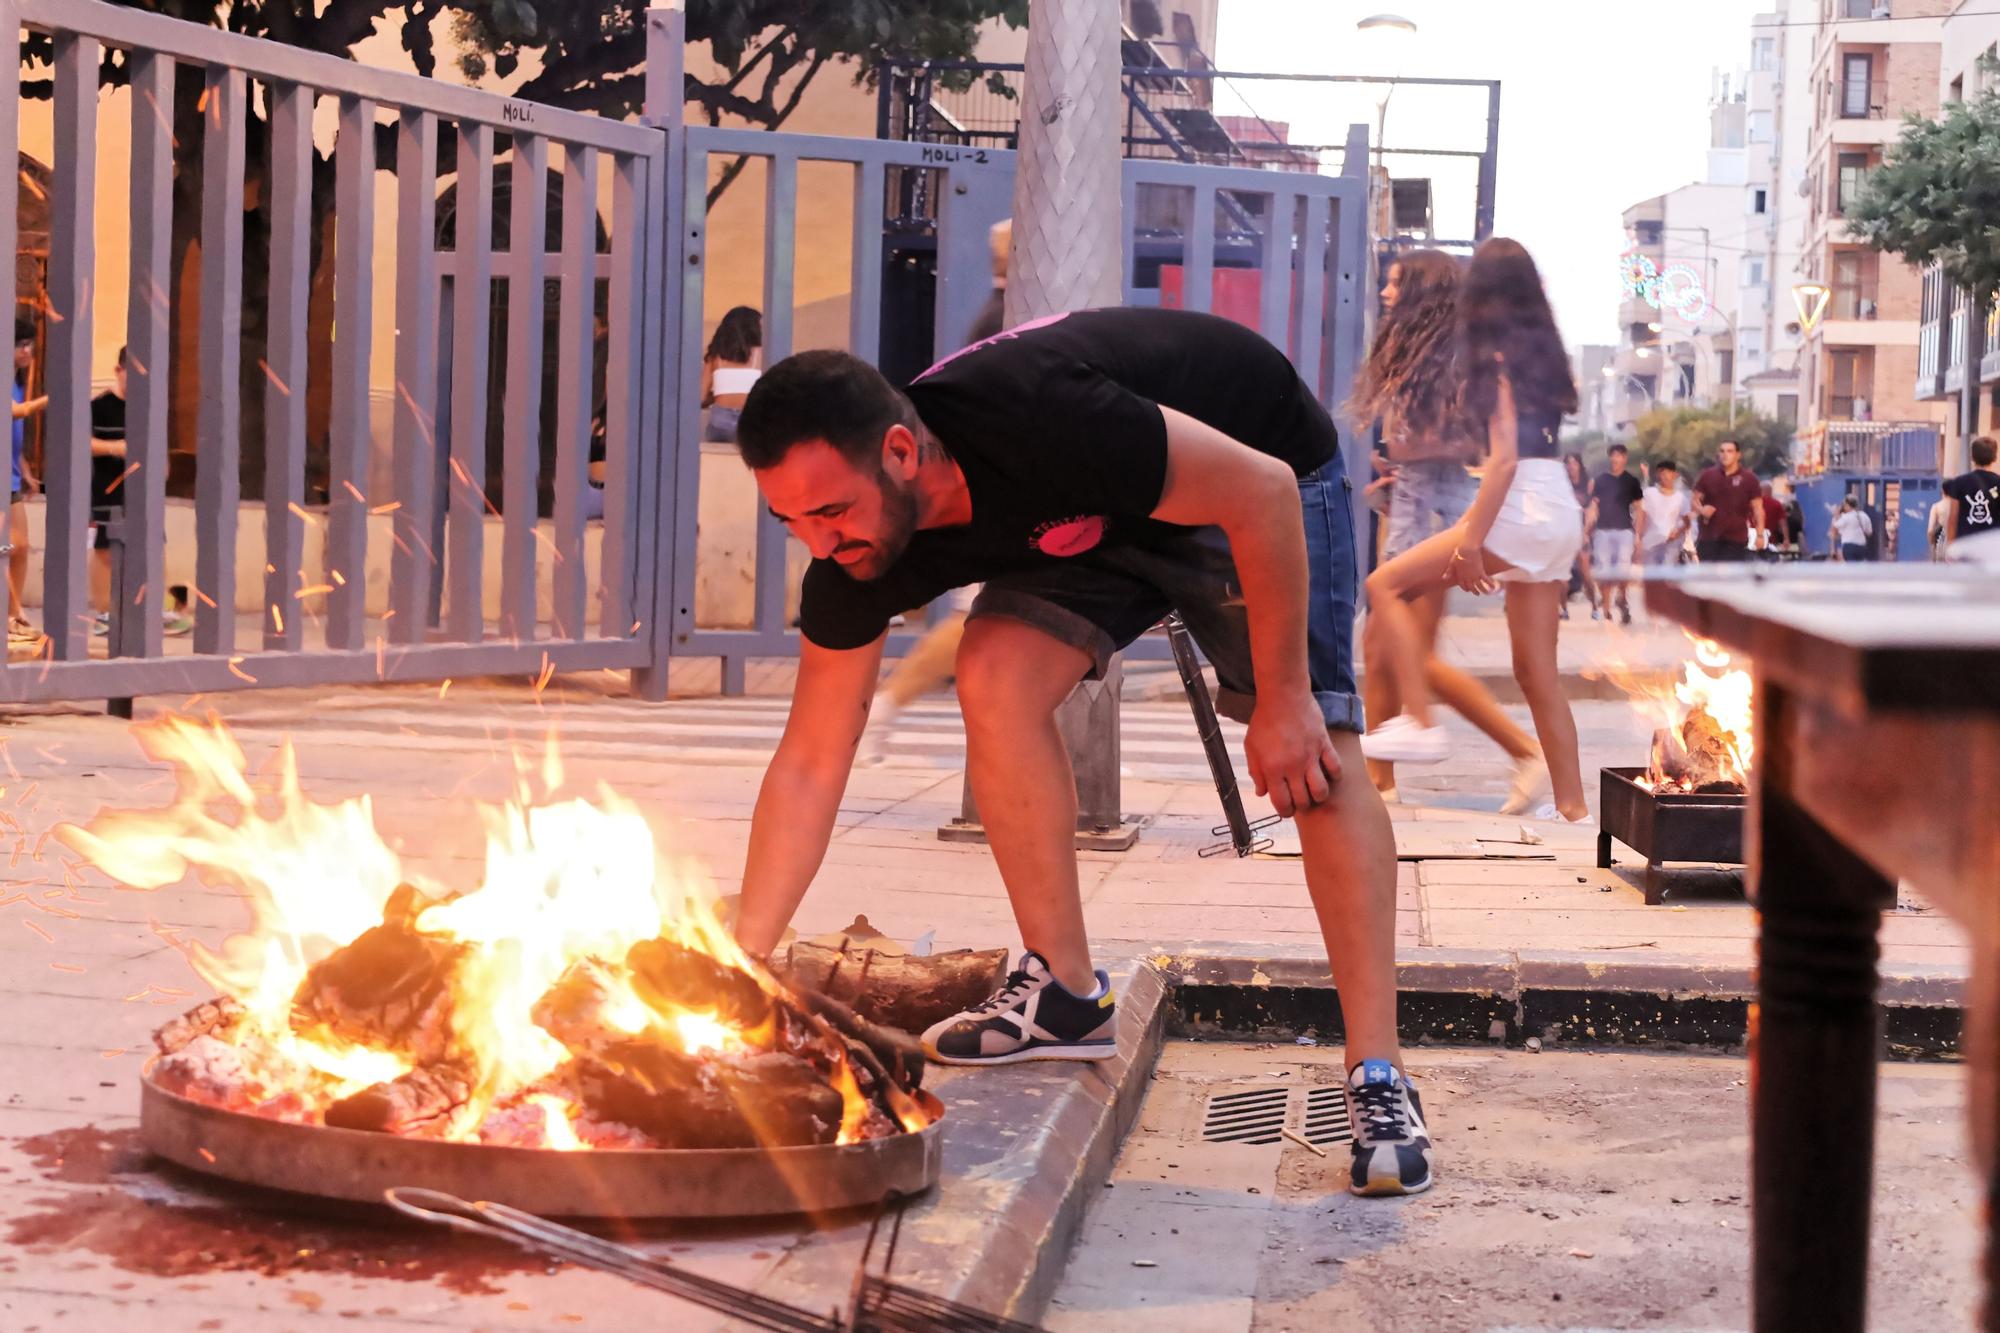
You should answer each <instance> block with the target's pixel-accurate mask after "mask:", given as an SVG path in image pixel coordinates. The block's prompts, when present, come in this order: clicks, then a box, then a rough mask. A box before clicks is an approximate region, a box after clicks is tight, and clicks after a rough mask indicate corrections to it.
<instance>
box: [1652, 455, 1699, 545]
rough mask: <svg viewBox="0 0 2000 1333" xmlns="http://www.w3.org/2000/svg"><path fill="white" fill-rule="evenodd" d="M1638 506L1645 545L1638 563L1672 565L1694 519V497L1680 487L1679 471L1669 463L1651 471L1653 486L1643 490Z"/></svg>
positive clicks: (1661, 464) (1662, 462)
mask: <svg viewBox="0 0 2000 1333" xmlns="http://www.w3.org/2000/svg"><path fill="white" fill-rule="evenodd" d="M1639 503H1640V505H1641V506H1642V507H1643V508H1644V510H1645V512H1646V522H1645V536H1644V543H1645V544H1644V545H1642V546H1641V547H1640V548H1639V563H1640V564H1642V565H1646V566H1653V565H1671V564H1674V563H1676V562H1677V561H1678V560H1679V558H1680V553H1681V548H1682V547H1683V546H1684V545H1685V544H1686V542H1687V534H1688V525H1689V524H1690V523H1691V522H1693V519H1694V496H1693V494H1692V493H1691V492H1689V490H1688V488H1687V487H1685V486H1683V485H1681V472H1680V469H1679V468H1678V467H1676V466H1674V464H1673V462H1672V461H1671V460H1662V461H1661V462H1660V463H1658V464H1657V465H1655V466H1654V468H1653V484H1652V485H1650V486H1648V487H1646V493H1645V495H1644V496H1643V497H1642V498H1641V499H1640V502H1639Z"/></svg>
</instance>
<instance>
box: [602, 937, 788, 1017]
mask: <svg viewBox="0 0 2000 1333" xmlns="http://www.w3.org/2000/svg"><path fill="white" fill-rule="evenodd" d="M625 967H626V969H627V970H628V971H629V972H630V973H631V974H632V989H633V990H634V991H635V992H637V993H638V996H639V998H640V999H641V1000H644V1001H645V1002H646V1003H647V1004H648V1005H650V1006H652V1008H654V1009H655V1010H658V1011H660V1012H663V1013H671V1012H673V1011H675V1010H680V1009H689V1010H699V1011H702V1012H705V1013H713V1014H714V1015H715V1018H716V1020H717V1021H718V1022H721V1023H723V1024H725V1025H726V1026H729V1027H733V1028H745V1029H755V1028H762V1027H763V1026H765V1025H766V1024H767V1023H769V1022H770V1021H771V1017H772V1009H773V1007H774V1004H773V1001H772V999H771V997H770V995H769V994H768V993H767V992H766V991H765V990H764V988H763V987H762V986H761V985H759V984H758V982H757V978H755V977H753V976H751V975H750V974H749V973H748V972H745V971H743V970H742V969H740V968H735V967H731V966H730V965H729V964H727V963H725V962H723V961H722V960H721V959H719V958H715V957H712V956H710V955H709V954H705V953H699V952H697V951H695V950H693V949H689V948H686V947H685V946H683V945H679V944H676V943H674V941H672V940H668V939H656V940H641V941H640V942H639V943H637V944H635V945H633V946H632V948H631V950H630V951H629V952H627V953H626V955H625Z"/></svg>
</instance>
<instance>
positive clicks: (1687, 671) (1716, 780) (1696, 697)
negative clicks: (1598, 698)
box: [1612, 634, 1755, 792]
mask: <svg viewBox="0 0 2000 1333" xmlns="http://www.w3.org/2000/svg"><path fill="white" fill-rule="evenodd" d="M1688 640H1689V643H1690V645H1691V653H1692V656H1691V658H1690V660H1689V661H1687V662H1685V663H1683V664H1682V666H1681V673H1680V677H1679V679H1677V680H1675V681H1674V682H1673V684H1672V685H1671V686H1670V687H1662V686H1661V685H1659V684H1657V683H1655V682H1653V681H1650V680H1644V679H1641V678H1640V677H1638V676H1636V675H1634V674H1633V673H1631V672H1630V671H1628V670H1623V669H1619V670H1614V672H1613V673H1612V678H1613V679H1614V680H1615V681H1616V682H1617V683H1618V685H1619V686H1620V687H1621V688H1623V689H1624V690H1625V692H1626V693H1628V694H1630V695H1631V696H1632V701H1633V703H1634V705H1635V706H1636V707H1638V708H1639V709H1640V711H1641V712H1643V713H1646V714H1647V715H1649V716H1651V717H1653V718H1654V719H1655V721H1656V723H1657V729H1656V730H1655V732H1654V736H1653V752H1652V763H1651V767H1650V769H1649V771H1648V773H1647V776H1646V778H1645V779H1644V780H1643V781H1642V783H1641V785H1642V786H1645V787H1647V788H1648V789H1649V790H1652V791H1665V792H1692V791H1695V790H1697V789H1699V788H1701V787H1705V786H1714V785H1718V784H1735V785H1737V786H1747V785H1748V783H1749V779H1750V766H1751V760H1752V758H1753V757H1754V751H1755V728H1754V726H1753V721H1754V719H1753V715H1752V705H1751V696H1752V693H1753V681H1752V679H1751V676H1750V673H1749V672H1748V671H1745V670H1743V669H1742V668H1741V667H1738V666H1736V665H1734V663H1733V661H1732V659H1731V658H1730V655H1729V654H1728V653H1727V652H1725V651H1724V650H1723V648H1722V646H1721V645H1720V644H1717V643H1715V642H1714V641H1713V640H1710V639H1701V638H1696V637H1695V636H1694V635H1692V634H1690V635H1688Z"/></svg>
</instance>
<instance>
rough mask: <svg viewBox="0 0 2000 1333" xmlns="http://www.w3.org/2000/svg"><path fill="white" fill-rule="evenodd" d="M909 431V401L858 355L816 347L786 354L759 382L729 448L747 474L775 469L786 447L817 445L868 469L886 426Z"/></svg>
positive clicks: (879, 450)
mask: <svg viewBox="0 0 2000 1333" xmlns="http://www.w3.org/2000/svg"><path fill="white" fill-rule="evenodd" d="M899 423H900V424H902V425H905V426H912V427H914V426H915V425H916V410H915V409H914V408H912V407H911V406H910V400H909V399H907V398H905V397H904V396H903V395H902V394H900V393H898V392H897V391H896V388H895V386H894V385H892V384H890V383H889V381H888V380H886V379H884V378H883V376H882V372H881V371H879V370H877V369H875V367H873V366H871V365H869V364H868V363H867V362H866V361H863V360H862V359H861V358H860V357H858V356H851V355H849V354H848V353H846V352H841V351H835V350H832V349H824V350H820V351H812V352H800V353H799V354H798V355H796V356H788V357H786V358H785V359H784V360H783V361H780V362H779V363H778V364H777V365H775V366H772V367H771V368H770V369H769V370H767V371H765V372H764V374H763V375H762V376H761V377H759V379H758V380H757V382H756V383H755V384H754V385H752V386H751V387H750V395H749V397H748V398H746V399H744V401H743V414H742V416H741V418H740V419H739V420H738V421H737V423H736V448H737V450H738V451H739V452H740V453H741V454H742V455H743V461H744V462H745V463H747V464H749V465H750V466H751V467H752V468H753V469H761V468H767V467H776V466H777V465H778V464H779V463H781V462H783V461H784V458H785V455H786V454H788V453H790V452H791V450H792V446H793V445H796V444H802V443H804V442H805V441H807V440H825V441H826V442H827V443H828V444H830V445H832V446H833V447H834V448H835V449H837V450H839V452H840V455H841V457H843V458H845V459H846V460H847V461H848V462H850V463H852V464H854V465H855V466H856V467H858V468H863V469H866V470H870V471H872V470H873V469H874V468H875V467H876V466H879V464H880V460H881V456H882V437H883V436H884V435H886V434H887V433H888V431H889V427H891V426H894V425H897V424H899Z"/></svg>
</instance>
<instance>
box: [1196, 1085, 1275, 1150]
mask: <svg viewBox="0 0 2000 1333" xmlns="http://www.w3.org/2000/svg"><path fill="white" fill-rule="evenodd" d="M1290 1100H1291V1089H1289V1088H1246V1089H1243V1090H1241V1091H1237V1092H1218V1093H1215V1094H1214V1095H1213V1096H1211V1097H1210V1098H1209V1099H1208V1111H1207V1114H1206V1115H1204V1116H1203V1117H1202V1122H1201V1139H1202V1142H1204V1143H1276V1142H1278V1141H1279V1140H1280V1139H1281V1138H1283V1137H1284V1135H1283V1133H1282V1132H1281V1131H1282V1130H1283V1129H1284V1127H1285V1110H1286V1106H1287V1103H1288V1102H1289V1101H1290Z"/></svg>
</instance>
